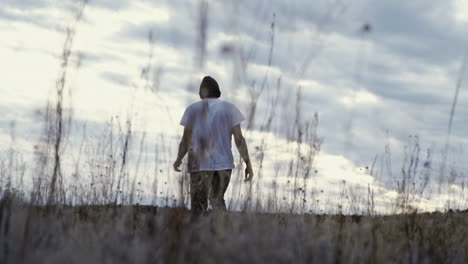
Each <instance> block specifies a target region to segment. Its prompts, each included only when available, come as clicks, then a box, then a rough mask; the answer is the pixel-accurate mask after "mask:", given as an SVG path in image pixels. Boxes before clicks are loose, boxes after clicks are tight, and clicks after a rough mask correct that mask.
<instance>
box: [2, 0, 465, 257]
mask: <svg viewBox="0 0 468 264" xmlns="http://www.w3.org/2000/svg"><path fill="white" fill-rule="evenodd" d="M81 3H82V4H81V5H80V9H79V12H78V14H77V15H76V19H75V21H76V23H75V24H74V25H72V26H71V27H70V28H69V29H68V30H67V31H66V32H67V33H66V38H65V39H66V40H65V43H64V47H63V52H62V57H61V66H62V67H61V72H60V73H59V78H58V81H57V86H56V90H55V91H56V93H55V98H51V100H50V102H48V104H47V107H46V109H45V111H44V112H43V113H44V115H43V124H44V133H43V136H42V138H41V139H40V141H39V142H38V144H37V146H36V148H35V162H34V163H32V164H31V163H28V162H27V161H26V160H25V159H24V158H23V156H22V154H21V153H20V152H19V151H18V150H16V149H15V146H14V141H13V143H12V146H11V148H10V149H9V150H7V151H5V152H4V155H3V156H2V159H1V160H0V194H1V198H0V247H1V248H0V262H1V263H239V262H250V263H252V262H253V263H291V262H294V263H465V262H466V261H468V251H467V250H466V249H467V248H468V239H467V237H468V231H467V229H466V224H467V220H466V219H467V213H468V212H467V211H453V210H447V211H446V212H444V213H440V212H435V213H421V212H419V208H420V207H421V197H425V196H430V193H429V194H428V193H427V192H428V185H429V184H430V182H431V181H434V179H436V178H437V176H441V177H442V178H447V177H448V176H450V177H451V178H450V182H451V183H454V182H455V180H456V179H455V178H456V173H455V172H454V171H453V170H452V172H451V173H449V174H447V173H446V172H445V171H446V169H445V168H446V167H445V166H447V165H446V162H445V161H444V163H443V165H442V166H444V167H443V169H441V170H440V171H443V173H442V175H440V174H439V175H438V174H437V172H436V171H437V170H436V169H435V168H434V167H433V162H432V153H431V151H430V150H427V151H423V150H422V149H421V146H420V145H419V139H418V138H417V137H413V138H412V139H411V141H410V143H409V144H408V147H407V149H406V156H405V159H404V162H403V164H402V165H401V170H400V171H399V172H397V173H396V172H394V171H393V165H392V164H391V162H392V158H391V150H390V148H389V146H388V145H387V146H386V147H385V149H384V152H383V154H380V155H377V156H376V158H375V160H374V162H373V164H372V166H371V167H370V168H368V174H369V175H371V176H372V177H375V178H383V177H384V176H386V177H391V178H393V179H396V188H395V190H394V191H395V193H396V195H395V198H394V200H393V201H389V202H388V206H390V207H391V212H392V213H393V214H392V215H382V214H381V212H380V211H379V209H378V208H377V200H378V199H379V198H380V197H379V194H381V192H380V189H381V188H382V186H379V185H378V184H375V185H371V184H369V185H368V186H367V188H366V189H365V191H364V192H363V191H362V190H360V189H359V186H356V185H353V184H351V183H348V182H346V181H345V180H343V181H342V182H341V183H340V186H339V190H340V191H339V193H337V195H336V196H334V198H335V199H336V201H322V200H321V199H322V197H324V195H323V190H321V189H320V188H317V186H311V184H310V179H311V177H313V175H314V174H315V173H316V171H315V170H316V169H315V167H314V164H315V163H314V162H315V160H316V158H317V156H318V155H319V152H320V148H321V144H322V139H321V137H320V136H319V135H318V132H317V128H318V126H319V116H318V115H317V114H314V115H313V116H312V117H310V116H309V115H306V114H305V113H304V108H303V106H302V103H303V102H302V100H303V94H302V88H301V87H300V86H299V85H298V86H297V87H287V89H292V90H293V91H294V93H293V94H294V96H293V97H292V98H293V99H292V101H288V102H283V101H281V100H282V97H281V91H282V90H283V89H285V87H284V86H283V83H282V78H281V77H278V78H277V79H276V80H277V81H276V86H275V87H270V86H269V84H268V83H269V82H267V78H271V75H270V74H271V73H270V72H269V71H268V70H267V71H266V72H265V73H264V76H263V78H262V79H261V80H254V81H252V77H251V76H250V75H249V73H248V72H247V71H245V69H246V68H245V67H241V68H240V69H237V71H239V73H240V76H241V78H240V80H241V82H242V83H243V84H244V85H246V86H247V87H248V89H249V92H250V93H249V96H250V98H249V99H250V100H249V108H248V109H249V111H248V115H247V116H248V123H247V130H248V132H247V135H249V133H254V131H252V130H254V128H255V127H259V129H258V130H260V131H261V132H264V133H269V132H272V130H273V125H272V124H273V122H274V121H275V120H276V119H278V116H280V115H285V114H286V115H289V116H290V117H291V119H292V120H293V122H292V124H291V126H290V127H289V128H288V131H287V140H288V142H289V143H290V145H289V147H290V148H291V149H290V153H289V154H291V159H290V160H289V161H288V162H287V163H286V164H280V163H277V164H276V166H275V168H274V170H273V171H274V173H273V174H274V175H271V174H269V175H265V173H266V172H265V171H266V170H265V168H264V164H265V163H266V161H267V160H268V159H269V158H270V157H268V156H267V151H268V149H269V148H271V147H272V146H271V143H270V142H269V141H268V140H265V139H263V140H261V141H260V142H259V144H258V145H257V146H252V147H253V149H252V150H253V151H251V152H252V156H253V160H254V164H255V166H256V168H255V171H256V181H255V182H254V183H253V184H250V185H242V184H241V179H242V177H241V175H240V174H241V173H242V171H243V170H242V166H243V165H242V163H239V164H238V166H237V167H238V168H239V169H237V170H236V171H235V174H237V175H234V177H233V181H232V184H231V187H230V188H231V192H230V193H229V197H228V200H229V202H228V204H229V211H228V212H209V213H207V214H206V215H205V216H203V217H200V218H198V219H196V220H193V219H191V217H190V212H189V210H188V209H187V208H189V207H190V205H189V203H188V201H189V191H190V190H189V188H188V186H189V185H188V175H187V173H184V174H183V175H182V177H180V179H178V182H177V183H176V184H175V185H171V183H170V182H168V181H169V177H170V176H169V175H170V172H169V171H168V167H169V166H168V167H166V166H164V165H163V164H164V161H167V160H171V159H172V158H173V156H174V153H172V151H171V149H170V147H168V145H167V144H164V142H172V141H171V140H170V139H168V138H166V136H163V135H161V136H159V137H158V139H157V142H158V143H160V144H154V148H152V149H148V146H149V145H150V143H149V141H148V139H147V135H146V134H145V133H141V132H138V131H134V129H133V128H134V126H133V123H132V120H131V119H124V120H122V119H121V118H119V117H113V118H112V119H110V120H109V122H108V123H107V124H106V125H105V126H104V127H103V128H102V131H100V132H98V133H94V136H89V135H88V134H87V133H86V131H87V130H86V129H85V128H83V129H82V137H80V140H79V142H78V154H77V155H74V156H73V159H71V160H72V162H71V164H67V165H64V159H63V157H64V156H66V155H67V151H69V150H68V149H67V147H69V146H70V145H71V144H72V143H74V144H76V142H72V139H70V133H71V131H70V130H71V127H72V124H73V116H72V109H71V108H68V107H67V106H70V105H69V104H67V102H68V101H67V100H69V99H70V98H69V96H68V95H69V94H70V93H68V92H67V89H69V87H68V86H67V74H68V70H69V61H70V56H72V54H73V40H74V38H75V33H76V26H77V25H78V23H79V22H80V21H81V19H82V17H83V12H84V11H85V8H86V5H87V1H83V2H81ZM199 8H200V10H199V11H200V12H199V15H200V21H199V23H198V25H197V27H198V30H199V31H200V34H199V35H200V36H199V39H198V41H197V45H198V48H197V52H198V57H197V60H198V65H199V66H202V65H203V64H204V60H205V52H206V50H205V49H206V47H205V45H206V41H207V40H206V38H207V36H206V30H207V25H208V24H207V23H208V20H207V19H206V17H207V16H208V15H209V13H208V12H209V9H208V4H207V2H205V1H200V6H199ZM340 10H341V9H340ZM340 12H341V11H340ZM331 14H333V12H332V13H331ZM269 31H270V33H269V34H270V49H269V55H268V59H267V62H266V63H267V64H268V66H271V64H272V61H273V56H274V50H275V16H273V18H272V22H271V26H270V28H269ZM148 38H149V44H150V52H149V55H148V63H147V66H146V67H145V68H144V69H143V70H142V74H141V77H142V80H143V83H144V87H143V88H144V89H147V88H150V90H153V91H155V92H156V93H157V91H158V90H159V88H158V86H154V85H153V84H150V77H149V72H150V71H151V70H152V68H151V67H152V66H151V61H152V57H153V53H152V48H151V47H152V45H154V42H155V41H154V38H153V36H152V34H151V33H150V34H149V37H148ZM225 51H226V52H227V53H228V55H229V56H233V57H236V58H233V60H240V65H245V64H248V61H247V59H246V57H247V55H246V54H242V52H243V51H242V49H240V50H238V52H239V53H235V52H234V51H233V50H232V49H225ZM313 54H315V53H313ZM313 54H312V53H311V55H310V56H307V57H306V59H305V62H304V66H303V67H302V68H301V69H300V71H299V73H298V74H299V75H302V74H304V73H305V72H306V71H307V69H306V67H307V65H308V64H309V63H310V60H311V59H312V58H313ZM156 72H157V74H160V71H159V70H156ZM157 85H159V84H157ZM264 93H268V94H269V100H268V104H267V110H266V112H267V113H266V115H264V116H265V118H264V119H263V120H261V119H259V116H261V115H259V113H258V111H260V110H259V109H260V108H259V103H260V102H261V99H260V98H261V97H262V96H263V95H264ZM458 93H459V85H458V86H457V90H456V95H455V100H454V105H453V108H452V109H453V110H452V112H451V114H450V125H449V136H450V129H451V123H452V118H453V115H454V113H455V105H456V98H457V95H458ZM279 104H283V105H284V104H290V105H291V106H292V108H293V109H294V110H293V111H292V112H287V113H279V111H285V110H284V108H280V107H279V106H278V105H279ZM94 132H96V131H94ZM449 136H448V137H449ZM447 142H449V140H447ZM447 144H449V143H447ZM152 146H153V145H152ZM148 151H150V152H153V153H154V157H152V158H153V159H152V160H149V157H148V155H145V154H146V153H147V152H148ZM130 160H131V162H130ZM148 164H152V165H151V166H149V165H148ZM28 171H29V173H28ZM29 175H30V176H31V179H26V178H27V177H28V176H29ZM145 178H150V179H152V181H150V183H149V184H148V181H146V182H145ZM269 180H271V185H269V186H265V185H263V184H265V183H266V182H268V181H269ZM282 181H284V182H282ZM28 182H29V184H28ZM143 185H145V186H143ZM174 186H177V189H176V192H174V190H173V189H172V188H173V187H174ZM441 186H443V185H442V184H441ZM462 186H463V187H462V191H461V192H459V193H458V194H457V195H460V196H459V197H458V196H457V197H453V198H454V199H452V200H454V201H457V200H458V201H460V203H459V204H458V208H462V207H463V206H466V201H465V200H466V198H465V197H464V196H463V193H464V189H463V188H464V185H463V184H462ZM447 192H448V191H447ZM382 199H388V198H387V197H383V198H382ZM327 203H328V204H327ZM324 207H329V210H328V211H327V214H325V213H323V211H321V210H323V209H319V208H324ZM449 208H452V207H451V206H450V207H448V208H447V209H449Z"/></svg>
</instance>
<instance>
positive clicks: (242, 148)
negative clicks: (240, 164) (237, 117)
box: [232, 124, 254, 181]
mask: <svg viewBox="0 0 468 264" xmlns="http://www.w3.org/2000/svg"><path fill="white" fill-rule="evenodd" d="M232 135H233V136H234V142H235V143H236V146H237V149H238V150H239V153H240V155H241V157H242V159H243V160H244V162H245V165H246V169H245V181H250V180H251V179H252V177H253V175H254V173H253V169H252V163H251V162H250V157H249V150H248V149H247V143H246V141H245V138H244V136H243V135H242V130H241V126H240V124H239V125H236V126H234V127H233V128H232Z"/></svg>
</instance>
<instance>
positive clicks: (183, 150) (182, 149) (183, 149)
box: [177, 130, 191, 160]
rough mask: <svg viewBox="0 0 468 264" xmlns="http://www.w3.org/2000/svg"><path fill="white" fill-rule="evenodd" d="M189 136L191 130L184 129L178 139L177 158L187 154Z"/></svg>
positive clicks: (180, 158)
mask: <svg viewBox="0 0 468 264" xmlns="http://www.w3.org/2000/svg"><path fill="white" fill-rule="evenodd" d="M190 137H191V131H190V130H184V135H183V136H182V140H181V141H180V144H179V151H178V153H177V159H178V160H182V159H183V158H184V156H185V154H187V152H188V150H189V146H190Z"/></svg>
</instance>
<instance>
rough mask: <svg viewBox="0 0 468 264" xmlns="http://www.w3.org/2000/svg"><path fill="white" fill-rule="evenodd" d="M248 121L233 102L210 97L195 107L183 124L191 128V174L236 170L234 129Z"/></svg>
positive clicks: (191, 106) (184, 118)
mask: <svg viewBox="0 0 468 264" xmlns="http://www.w3.org/2000/svg"><path fill="white" fill-rule="evenodd" d="M243 120H244V117H243V115H242V114H241V112H240V111H239V110H238V109H237V108H236V107H235V106H234V105H233V104H231V103H228V102H225V101H222V100H220V99H217V98H206V99H203V100H201V101H199V102H196V103H194V104H191V105H190V106H189V107H188V108H187V109H186V110H185V113H184V116H183V117H182V120H181V122H180V124H181V125H183V126H184V127H185V128H187V129H191V132H192V133H191V143H190V149H189V151H188V154H189V171H191V172H193V171H213V170H225V169H232V168H234V159H233V156H232V152H231V133H232V132H231V129H232V127H234V126H236V125H238V124H240V123H241V122H242V121H243Z"/></svg>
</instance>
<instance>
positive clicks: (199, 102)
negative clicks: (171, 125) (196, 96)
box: [187, 101, 203, 109]
mask: <svg viewBox="0 0 468 264" xmlns="http://www.w3.org/2000/svg"><path fill="white" fill-rule="evenodd" d="M202 102H203V101H196V102H193V103H191V104H189V105H188V106H187V109H196V108H197V107H200V105H201V103H202Z"/></svg>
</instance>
